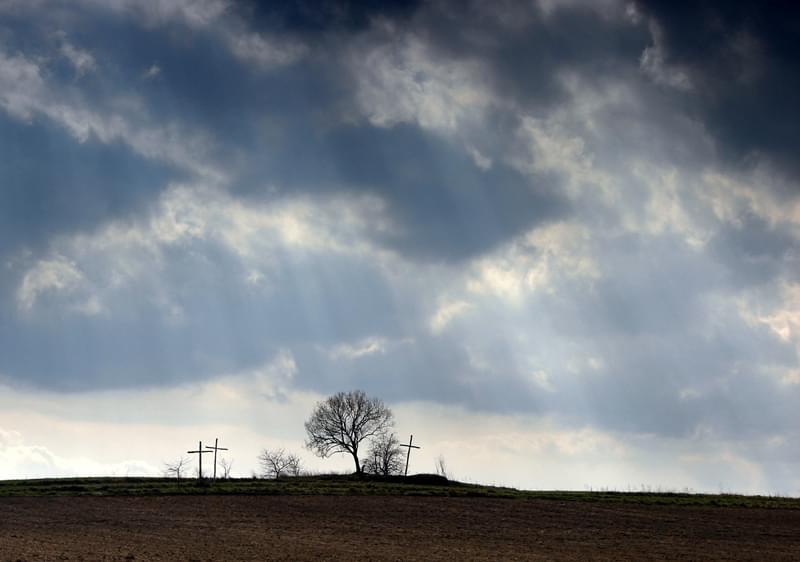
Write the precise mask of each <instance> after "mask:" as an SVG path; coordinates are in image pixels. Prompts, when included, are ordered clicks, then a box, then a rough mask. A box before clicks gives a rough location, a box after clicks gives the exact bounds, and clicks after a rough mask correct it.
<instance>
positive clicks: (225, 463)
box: [219, 459, 233, 480]
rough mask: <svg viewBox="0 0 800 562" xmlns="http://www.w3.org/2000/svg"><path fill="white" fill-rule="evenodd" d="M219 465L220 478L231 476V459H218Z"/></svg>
mask: <svg viewBox="0 0 800 562" xmlns="http://www.w3.org/2000/svg"><path fill="white" fill-rule="evenodd" d="M219 466H220V468H222V478H223V479H225V480H227V479H228V478H230V477H231V467H233V461H229V460H228V459H220V461H219Z"/></svg>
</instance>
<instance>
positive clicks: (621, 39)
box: [417, 2, 648, 107]
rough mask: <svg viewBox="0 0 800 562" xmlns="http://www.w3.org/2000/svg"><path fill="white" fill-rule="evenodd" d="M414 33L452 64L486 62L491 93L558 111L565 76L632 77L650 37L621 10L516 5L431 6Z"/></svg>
mask: <svg viewBox="0 0 800 562" xmlns="http://www.w3.org/2000/svg"><path fill="white" fill-rule="evenodd" d="M417 23H418V24H419V28H418V32H419V33H420V34H421V35H422V36H424V37H425V38H426V39H427V40H428V41H430V42H431V44H433V45H436V46H437V47H438V48H439V49H441V51H442V53H443V54H444V55H445V56H446V57H450V58H453V59H456V60H458V59H462V60H463V59H467V60H468V59H476V60H481V61H484V62H485V63H487V64H486V70H487V72H488V76H487V78H489V79H491V81H492V83H493V86H494V88H495V90H496V91H497V93H498V95H500V96H503V97H505V96H509V97H511V98H512V99H514V100H516V101H518V102H519V103H521V104H522V105H523V106H533V107H537V106H547V105H552V104H556V105H558V104H560V102H561V101H563V99H564V97H565V95H566V92H565V90H564V84H563V82H562V80H563V78H564V73H565V72H570V71H574V72H579V73H581V74H582V77H583V78H584V79H586V80H588V81H590V82H592V81H594V80H595V79H597V80H599V81H600V82H602V81H604V80H607V79H608V78H609V77H611V76H619V75H624V74H630V73H631V72H632V71H634V70H635V69H636V68H637V66H638V58H639V56H640V54H641V52H642V49H643V48H644V47H645V46H646V45H647V41H648V34H647V31H646V29H644V28H643V27H642V26H639V25H636V24H634V23H633V22H631V21H630V20H629V19H627V18H626V17H625V16H624V6H622V5H620V6H612V7H611V8H610V9H608V10H607V11H606V9H605V7H599V6H593V5H592V3H587V4H586V5H580V4H577V5H565V6H554V8H553V11H552V13H544V12H543V11H542V10H541V9H529V8H526V7H524V6H523V5H522V4H521V3H519V4H518V3H514V2H509V3H498V4H496V5H487V4H485V3H482V2H472V3H468V4H467V6H464V5H463V4H462V3H458V2H456V3H448V2H440V3H434V4H433V5H432V7H431V9H430V10H429V11H428V12H426V13H425V14H424V15H420V16H419V17H418V20H417Z"/></svg>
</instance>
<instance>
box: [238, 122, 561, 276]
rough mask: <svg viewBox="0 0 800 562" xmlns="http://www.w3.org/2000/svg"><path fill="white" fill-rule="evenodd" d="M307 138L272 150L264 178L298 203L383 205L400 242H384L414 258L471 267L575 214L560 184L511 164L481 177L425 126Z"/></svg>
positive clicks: (267, 151)
mask: <svg viewBox="0 0 800 562" xmlns="http://www.w3.org/2000/svg"><path fill="white" fill-rule="evenodd" d="M299 133H300V132H299V131H294V134H292V135H290V136H288V138H286V137H284V138H283V139H276V142H273V143H272V144H271V145H270V146H264V157H263V158H262V161H261V162H259V167H258V173H259V174H261V175H262V177H269V178H273V179H274V180H277V184H278V185H279V186H282V187H283V189H284V190H287V191H288V192H289V193H291V192H297V191H300V192H307V193H309V192H310V193H315V192H317V193H318V192H320V191H322V192H330V191H340V192H353V193H370V194H374V195H378V196H380V197H381V199H382V200H383V201H385V202H386V203H388V204H389V214H390V216H391V218H392V219H393V220H395V221H397V222H398V224H399V226H400V232H392V233H390V234H381V233H376V236H377V237H378V239H379V240H383V242H384V243H385V244H386V245H388V246H389V247H392V248H396V249H398V250H399V251H400V252H401V253H402V254H403V255H404V256H406V257H414V256H418V257H422V258H425V259H434V260H435V259H439V260H445V261H451V260H460V259H464V258H468V257H471V256H475V255H477V254H481V253H484V252H486V251H487V250H489V249H491V248H493V247H495V246H496V245H497V244H499V243H500V242H502V241H504V240H507V239H509V238H510V237H512V236H513V235H515V234H517V233H519V232H521V231H523V230H524V229H526V228H530V227H531V226H533V225H535V224H540V223H543V222H546V221H549V220H554V219H556V218H558V217H560V216H564V214H565V213H566V212H567V211H568V204H567V203H566V201H565V200H564V199H563V198H562V197H561V196H560V195H559V194H558V191H557V186H558V184H557V182H556V180H555V179H554V178H553V177H548V176H546V175H544V174H542V175H541V176H539V177H537V178H535V179H533V180H532V179H531V178H530V177H526V176H523V175H522V174H521V173H519V172H518V171H516V170H514V169H512V168H510V167H508V166H506V165H503V164H498V165H497V166H493V167H492V169H490V170H482V169H480V168H479V167H478V166H477V165H476V164H475V163H474V162H473V160H472V159H471V158H470V157H469V156H468V155H467V154H465V153H464V151H463V149H460V147H458V146H454V145H453V143H451V142H450V141H447V140H445V139H442V138H441V137H438V136H437V135H434V134H430V133H426V132H425V131H424V130H422V129H421V128H419V127H417V126H412V125H398V126H395V127H393V128H390V129H384V128H376V127H370V126H361V127H344V126H343V127H341V128H338V129H335V130H333V131H330V132H326V133H322V134H316V135H314V134H311V132H310V131H309V132H308V133H309V134H299ZM254 175H255V174H254ZM253 181H254V182H255V181H256V180H255V178H254V179H253ZM259 187H260V186H259Z"/></svg>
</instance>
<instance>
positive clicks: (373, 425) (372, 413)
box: [305, 390, 394, 474]
mask: <svg viewBox="0 0 800 562" xmlns="http://www.w3.org/2000/svg"><path fill="white" fill-rule="evenodd" d="M393 423H394V416H393V415H392V411H391V410H390V409H389V408H387V407H386V405H384V403H383V400H380V399H378V398H369V397H368V396H367V395H366V394H365V393H364V392H363V391H361V390H355V391H352V392H339V393H337V394H334V395H333V396H331V397H329V398H328V399H326V400H324V401H322V402H318V403H317V405H316V406H315V407H314V411H313V412H312V413H311V417H310V418H309V419H308V421H306V423H305V426H306V434H307V435H308V440H307V441H306V447H308V448H309V449H311V450H312V451H314V453H316V454H317V455H319V456H320V457H322V458H326V457H328V456H330V455H332V454H335V453H349V454H350V455H352V456H353V462H354V463H355V465H356V473H358V474H361V472H362V470H361V463H360V462H359V460H358V447H359V445H360V444H361V442H362V441H364V440H365V439H368V438H370V437H373V436H375V435H379V434H381V433H385V432H386V431H387V430H388V429H389V428H390V427H391V426H392V424H393Z"/></svg>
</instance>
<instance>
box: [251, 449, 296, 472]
mask: <svg viewBox="0 0 800 562" xmlns="http://www.w3.org/2000/svg"><path fill="white" fill-rule="evenodd" d="M258 460H259V462H260V463H261V468H262V471H263V472H262V473H263V475H264V477H266V478H280V477H281V476H285V475H287V474H288V475H291V476H299V475H300V458H299V457H298V456H296V455H293V454H289V453H287V452H286V450H285V449H283V448H280V449H264V450H263V451H262V452H261V454H260V455H259V456H258Z"/></svg>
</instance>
